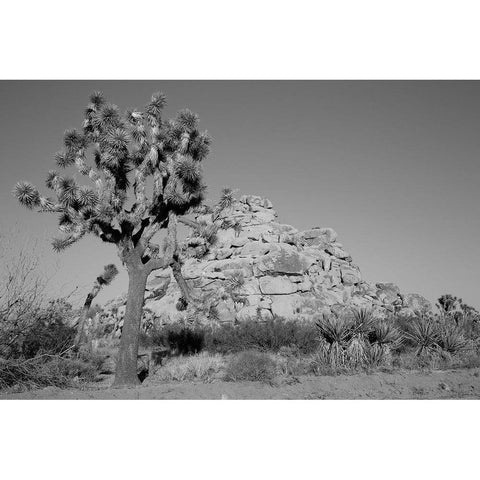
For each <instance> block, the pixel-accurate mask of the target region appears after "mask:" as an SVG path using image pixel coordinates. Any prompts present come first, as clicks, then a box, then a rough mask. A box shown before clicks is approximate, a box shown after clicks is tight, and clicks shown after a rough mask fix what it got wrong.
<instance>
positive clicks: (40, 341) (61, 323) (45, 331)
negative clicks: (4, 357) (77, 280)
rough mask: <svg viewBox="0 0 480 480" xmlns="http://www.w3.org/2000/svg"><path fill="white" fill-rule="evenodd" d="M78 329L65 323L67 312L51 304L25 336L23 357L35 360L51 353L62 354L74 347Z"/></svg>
mask: <svg viewBox="0 0 480 480" xmlns="http://www.w3.org/2000/svg"><path fill="white" fill-rule="evenodd" d="M75 334H76V329H75V328H73V327H71V326H69V325H67V324H66V323H65V311H64V309H63V308H62V307H59V305H58V304H57V303H51V304H50V305H49V307H48V308H46V309H45V310H43V311H41V312H40V314H39V318H38V319H37V320H36V322H35V323H34V325H33V326H32V328H31V329H29V330H28V332H27V333H26V335H25V338H24V340H23V343H22V348H21V350H22V355H23V356H24V357H25V358H33V357H35V356H36V355H40V354H44V353H49V354H51V355H55V354H60V353H61V352H63V351H64V350H66V349H68V348H70V347H72V346H73V345H74V339H75Z"/></svg>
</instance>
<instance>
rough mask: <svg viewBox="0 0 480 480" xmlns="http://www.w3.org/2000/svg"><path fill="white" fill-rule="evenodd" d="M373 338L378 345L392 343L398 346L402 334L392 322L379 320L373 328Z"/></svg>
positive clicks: (392, 345) (391, 344) (393, 345)
mask: <svg viewBox="0 0 480 480" xmlns="http://www.w3.org/2000/svg"><path fill="white" fill-rule="evenodd" d="M372 333H373V335H372V337H373V338H372V340H373V342H374V343H377V344H378V345H382V346H385V345H390V346H391V347H393V348H394V347H396V346H397V345H399V344H400V342H401V340H402V334H401V333H400V331H399V330H398V329H397V328H395V326H394V325H393V324H392V322H388V321H386V320H380V321H378V322H377V323H376V324H375V326H374V328H373V332H372Z"/></svg>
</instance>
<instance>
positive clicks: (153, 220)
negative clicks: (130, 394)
mask: <svg viewBox="0 0 480 480" xmlns="http://www.w3.org/2000/svg"><path fill="white" fill-rule="evenodd" d="M165 104H166V100H165V96H164V95H163V94H162V93H157V94H154V95H153V96H152V98H151V101H150V102H149V103H148V104H147V105H146V107H145V108H144V110H143V111H139V110H136V109H134V110H127V111H126V112H124V113H120V111H119V109H118V107H117V106H115V105H112V104H110V103H107V102H106V101H105V99H104V97H103V95H102V94H101V93H98V92H96V93H94V94H93V95H92V96H91V97H90V104H89V105H88V106H87V109H86V111H85V119H84V122H83V128H82V130H81V131H78V130H75V129H72V130H67V131H66V132H65V135H64V149H63V150H62V151H60V152H58V153H57V154H56V155H55V159H56V162H57V166H58V167H59V168H67V167H70V166H72V167H75V168H76V170H77V171H78V173H79V174H80V175H81V176H83V177H84V178H85V179H86V180H90V181H91V182H92V183H93V185H84V184H79V183H77V181H76V179H75V178H73V177H71V176H68V175H62V174H60V173H59V172H57V171H55V170H51V171H50V172H49V173H48V175H47V180H46V186H47V187H48V188H49V189H50V190H52V191H53V193H54V195H55V197H56V198H55V199H51V198H48V197H44V196H42V195H41V194H40V193H39V191H38V190H37V188H36V187H34V186H33V185H32V184H30V183H28V182H19V183H18V184H17V185H16V186H15V195H16V197H17V198H18V200H19V201H20V202H21V203H22V204H23V205H24V206H26V207H28V208H35V207H36V208H38V209H39V211H41V212H52V213H58V214H59V229H60V231H61V232H62V234H63V235H62V236H61V237H59V238H55V239H54V240H53V248H54V249H55V250H56V251H61V250H64V249H65V248H67V247H69V246H70V245H72V244H73V243H75V242H76V241H78V240H80V239H81V238H82V237H83V236H84V235H85V234H87V233H93V234H94V235H96V236H98V237H99V238H100V239H101V240H103V241H104V242H108V243H112V244H114V245H115V246H116V248H117V251H118V255H119V257H120V259H121V261H122V263H123V264H124V265H125V267H126V269H127V272H128V277H129V284H128V294H127V295H128V296H127V306H126V312H125V317H124V327H123V331H122V337H121V340H120V348H119V354H118V361H117V370H116V375H115V381H114V385H117V386H118V385H132V384H136V383H138V381H139V380H138V378H137V372H136V367H137V354H138V333H139V327H140V321H141V316H142V308H143V302H144V293H145V286H146V282H147V278H148V276H149V275H150V273H151V272H152V271H154V270H157V269H162V268H166V267H169V266H173V267H175V268H174V269H173V271H174V274H175V276H176V278H177V279H178V278H179V268H177V267H179V265H178V257H177V256H176V251H177V245H176V227H177V221H178V220H182V216H183V215H185V214H187V213H189V212H190V211H191V210H192V209H194V208H195V207H198V206H199V205H200V204H201V202H202V201H203V198H204V193H205V189H206V187H205V185H204V184H203V182H202V171H201V162H202V161H203V160H204V159H205V158H206V156H207V155H208V153H209V146H210V142H211V140H210V137H209V136H208V134H207V132H200V131H199V130H198V120H199V119H198V116H197V115H195V114H194V113H192V112H191V111H190V110H182V111H180V112H179V113H178V114H177V116H176V118H174V119H173V120H164V119H163V118H162V111H163V108H164V106H165ZM88 158H93V164H91V163H89V161H88ZM185 221H186V222H188V221H187V220H185ZM191 226H192V227H195V228H196V227H197V225H196V224H193V225H191ZM160 231H163V232H166V234H165V236H164V238H163V241H162V242H160V244H159V243H155V242H154V240H155V239H154V237H155V235H156V234H158V233H159V232H160ZM181 283H182V282H179V286H180V288H181V289H182V287H183V286H182V284H181Z"/></svg>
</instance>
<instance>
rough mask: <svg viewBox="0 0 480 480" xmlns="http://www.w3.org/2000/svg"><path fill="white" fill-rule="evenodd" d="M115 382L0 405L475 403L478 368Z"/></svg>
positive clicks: (479, 389)
mask: <svg viewBox="0 0 480 480" xmlns="http://www.w3.org/2000/svg"><path fill="white" fill-rule="evenodd" d="M112 380H113V377H111V376H106V377H105V378H104V379H102V380H101V381H100V382H98V383H95V384H88V385H86V386H84V387H83V388H81V389H80V388H79V389H60V388H55V387H47V388H43V389H39V390H33V391H28V392H21V393H12V392H10V393H6V392H3V393H1V394H0V399H2V400H20V399H22V400H28V399H35V400H77V399H78V400H117V399H121V400H132V399H139V400H240V399H249V400H287V399H290V400H308V399H315V400H343V399H364V400H372V399H379V400H380V399H403V400H407V399H415V400H421V399H424V400H427V399H428V400H433V399H438V400H440V399H478V398H480V368H472V369H461V370H436V371H430V372H429V371H424V372H419V371H407V370H405V371H396V372H394V373H390V372H375V373H370V374H368V373H361V374H355V375H337V376H311V375H305V376H299V377H291V376H289V377H287V376H285V377H279V378H277V379H275V380H274V381H273V382H271V383H263V382H246V381H244V382H225V381H220V380H219V381H213V382H211V383H202V382H198V383H196V382H188V383H187V382H172V383H161V382H158V381H156V380H155V378H152V379H151V380H149V379H148V378H147V379H146V380H145V382H144V383H143V384H142V385H141V386H139V387H136V388H109V385H110V383H111V382H112Z"/></svg>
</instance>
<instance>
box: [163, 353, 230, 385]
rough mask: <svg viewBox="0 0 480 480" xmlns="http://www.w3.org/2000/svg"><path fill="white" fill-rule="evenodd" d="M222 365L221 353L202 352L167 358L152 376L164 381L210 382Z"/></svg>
mask: <svg viewBox="0 0 480 480" xmlns="http://www.w3.org/2000/svg"><path fill="white" fill-rule="evenodd" d="M223 367H224V359H223V357H222V356H221V355H210V354H208V353H205V352H202V353H200V354H199V355H192V356H188V357H184V356H180V357H172V358H170V359H168V360H167V362H166V363H165V365H164V366H162V367H160V368H159V369H158V370H157V371H156V372H155V374H154V377H155V378H156V379H159V380H161V381H166V382H171V381H178V382H185V381H194V380H199V381H201V382H211V381H212V380H213V379H214V378H216V377H217V376H218V375H219V373H220V371H221V370H222V369H223Z"/></svg>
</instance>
